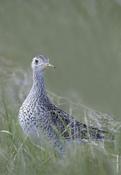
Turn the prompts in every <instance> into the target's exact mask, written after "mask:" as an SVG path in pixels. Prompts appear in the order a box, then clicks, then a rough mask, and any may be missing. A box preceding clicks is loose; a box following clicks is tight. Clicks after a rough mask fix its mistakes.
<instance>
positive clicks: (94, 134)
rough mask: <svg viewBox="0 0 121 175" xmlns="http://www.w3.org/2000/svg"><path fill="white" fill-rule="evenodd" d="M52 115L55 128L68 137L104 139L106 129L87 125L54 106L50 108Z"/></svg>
mask: <svg viewBox="0 0 121 175" xmlns="http://www.w3.org/2000/svg"><path fill="white" fill-rule="evenodd" d="M50 117H51V121H52V125H53V127H55V130H57V132H58V133H59V134H60V135H61V136H62V137H64V138H66V139H81V140H82V139H89V138H90V139H102V138H104V133H105V131H102V130H100V129H98V128H95V127H91V126H89V127H88V126H87V125H86V124H84V123H81V122H79V121H77V120H75V119H74V118H73V117H72V116H71V115H69V114H68V113H66V112H64V111H63V110H61V109H59V108H58V107H56V106H53V107H52V108H51V110H50Z"/></svg>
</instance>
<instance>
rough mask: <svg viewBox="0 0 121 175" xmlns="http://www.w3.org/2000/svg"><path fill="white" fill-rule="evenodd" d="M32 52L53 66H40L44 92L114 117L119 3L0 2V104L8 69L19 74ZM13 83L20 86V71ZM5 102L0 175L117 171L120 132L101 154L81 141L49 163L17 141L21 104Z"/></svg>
mask: <svg viewBox="0 0 121 175" xmlns="http://www.w3.org/2000/svg"><path fill="white" fill-rule="evenodd" d="M38 54H45V55H47V56H49V58H50V62H51V63H52V64H54V65H55V66H56V70H55V71H53V70H47V71H46V84H47V89H48V90H49V91H51V92H54V93H55V94H57V95H59V96H61V97H68V99H70V101H74V102H76V101H77V103H78V102H81V103H83V104H84V105H86V106H89V107H91V108H93V109H95V110H97V111H101V112H106V113H110V114H113V115H114V119H115V121H118V120H119V121H121V117H120V116H121V93H120V90H121V0H29V1H28V0H0V90H1V89H2V88H3V89H4V87H5V89H8V90H7V91H8V93H7V94H6V95H7V98H6V99H5V98H2V100H3V101H7V99H8V98H9V97H10V96H12V93H10V92H11V90H10V89H11V87H12V88H13V89H14V88H16V84H14V83H13V82H12V86H10V87H9V86H8V85H7V86H6V83H7V82H10V81H11V77H13V75H14V72H15V74H16V72H17V71H18V72H19V71H22V72H23V73H25V75H26V73H28V72H30V70H31V68H30V63H31V60H32V57H33V56H35V55H38ZM30 77H31V75H30V74H29V79H30ZM16 78H17V77H16ZM17 81H18V84H19V85H20V84H21V85H20V86H21V87H20V88H22V86H23V84H22V83H23V82H22V81H21V78H20V79H19V76H18V80H17V79H16V82H17ZM7 84H9V83H7ZM26 84H28V88H30V86H31V85H30V84H29V81H28V82H26ZM24 85H25V82H24ZM14 86H15V87H14ZM23 88H24V87H23ZM28 88H27V91H28ZM16 89H17V88H16ZM25 91H26V90H25ZM14 92H15V93H17V92H18V91H17V90H16V91H14ZM1 95H2V94H1ZM1 95H0V106H2V103H3V102H2V101H1ZM14 103H17V104H18V101H16V99H15V101H14ZM11 105H12V102H11V103H10V102H8V101H7V102H5V104H4V108H5V109H4V110H3V111H2V107H0V175H1V174H4V175H5V172H6V174H9V175H10V174H11V175H13V174H20V175H21V174H23V175H24V174H25V175H26V174H29V175H30V174H32V175H33V174H38V175H40V174H45V172H46V174H48V173H51V174H57V173H56V171H58V174H65V175H67V174H69V175H70V174H73V175H74V174H80V172H82V174H83V175H85V174H87V175H88V174H89V173H90V174H93V175H94V174H95V175H97V173H99V174H100V175H102V174H103V175H107V174H113V175H114V174H116V175H118V174H120V172H121V171H120V170H121V167H120V165H121V157H120V155H121V148H120V145H121V144H120V143H121V139H120V138H119V137H118V136H119V135H120V133H119V135H118V136H117V137H118V139H117V140H116V141H115V143H114V145H113V144H112V145H110V146H109V145H108V146H107V145H106V147H105V148H106V149H107V151H105V150H101V148H100V147H99V150H98V151H97V149H98V146H97V148H95V146H94V145H91V146H89V147H88V145H86V146H85V145H82V146H79V151H78V149H77V152H76V153H75V154H74V155H71V156H69V157H68V159H67V160H65V161H64V163H62V162H60V163H58V162H56V164H55V161H53V159H52V161H51V160H50V161H49V159H48V156H47V155H48V154H47V155H46V153H42V152H40V150H39V149H37V148H36V147H34V146H33V145H32V144H31V143H30V142H28V141H27V142H26V141H24V140H22V139H21V133H22V132H21V131H19V129H20V128H19V124H18V121H17V113H18V110H19V106H20V103H19V104H18V107H17V108H16V107H15V108H12V107H11ZM6 106H7V107H6ZM11 111H12V112H11ZM1 130H2V131H1ZM4 130H5V131H4ZM80 147H81V149H80ZM72 152H73V151H72ZM111 156H112V157H113V156H114V157H113V158H114V159H113V158H112V159H111ZM70 160H71V161H70ZM62 170H63V172H62Z"/></svg>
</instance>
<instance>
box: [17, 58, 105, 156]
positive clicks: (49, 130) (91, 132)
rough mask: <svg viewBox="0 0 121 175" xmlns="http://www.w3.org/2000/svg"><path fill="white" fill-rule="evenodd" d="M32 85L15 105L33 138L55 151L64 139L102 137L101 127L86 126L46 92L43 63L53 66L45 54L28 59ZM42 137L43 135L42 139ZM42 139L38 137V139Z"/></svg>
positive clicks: (22, 125)
mask: <svg viewBox="0 0 121 175" xmlns="http://www.w3.org/2000/svg"><path fill="white" fill-rule="evenodd" d="M31 67H32V73H33V83H32V87H31V89H30V91H29V93H28V95H27V97H26V98H25V100H24V102H23V104H22V105H21V107H20V109H19V115H18V118H19V124H20V126H21V128H22V129H23V132H24V133H25V135H27V136H28V137H31V138H36V139H37V140H40V142H42V140H46V139H47V140H48V141H49V144H50V145H52V147H53V148H54V149H55V150H56V151H57V152H59V153H62V152H64V149H65V148H64V145H65V142H66V141H67V142H68V141H74V140H79V141H80V142H83V140H89V139H92V140H102V139H104V136H105V132H106V131H104V130H101V129H99V128H98V127H93V126H87V125H86V124H85V123H82V122H80V121H78V120H76V119H75V117H73V116H71V115H70V114H68V113H67V112H65V111H63V110H62V109H60V108H59V107H58V106H57V105H55V104H54V103H53V102H52V101H51V99H50V98H49V96H48V93H47V90H46V85H45V79H44V72H45V69H46V68H47V67H52V68H55V66H54V65H52V64H50V63H49V58H48V57H47V56H45V55H38V56H35V57H34V58H33V59H32V63H31ZM42 138H44V139H42ZM41 139H42V140H41Z"/></svg>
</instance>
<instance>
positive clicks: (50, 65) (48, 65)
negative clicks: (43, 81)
mask: <svg viewBox="0 0 121 175" xmlns="http://www.w3.org/2000/svg"><path fill="white" fill-rule="evenodd" d="M46 66H47V67H53V68H55V66H54V65H52V64H50V63H48V64H47V65H46Z"/></svg>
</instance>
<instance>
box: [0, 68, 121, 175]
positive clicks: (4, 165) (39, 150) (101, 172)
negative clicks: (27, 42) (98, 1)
mask: <svg viewBox="0 0 121 175" xmlns="http://www.w3.org/2000/svg"><path fill="white" fill-rule="evenodd" d="M29 75H30V74H29V73H25V72H24V71H21V70H20V71H16V72H15V73H14V74H12V75H11V78H9V79H8V80H7V82H3V86H2V88H1V93H0V106H1V107H0V175H5V174H6V175H8V174H9V175H16V174H17V175H43V174H45V175H48V174H52V175H76V174H79V175H80V174H81V175H88V174H89V175H97V174H98V175H108V174H110V175H120V174H121V156H120V155H121V146H120V145H121V134H120V133H121V130H120V126H121V122H120V121H115V120H114V118H113V117H112V116H110V115H107V114H102V113H99V112H96V111H94V110H92V109H90V108H88V107H87V106H84V105H82V104H81V103H73V102H72V101H70V100H69V99H66V98H63V97H59V96H57V95H55V94H54V93H51V92H48V93H49V95H50V97H51V99H52V100H53V101H54V102H55V103H56V104H57V105H58V106H60V107H62V108H65V110H66V111H67V112H69V113H70V114H72V115H74V116H76V117H77V119H78V120H80V121H83V122H85V123H86V124H87V125H92V126H98V127H99V128H101V129H106V130H108V132H109V133H110V135H111V136H112V135H113V139H112V137H109V138H110V139H107V140H105V141H100V142H99V141H97V142H96V141H89V142H87V143H84V144H78V143H76V142H73V143H70V144H68V145H67V148H66V151H65V154H64V156H63V157H60V156H59V155H57V154H56V153H55V151H54V150H52V149H48V146H47V148H46V145H45V147H41V146H40V145H36V144H35V143H34V142H32V141H31V140H30V139H29V138H27V137H26V136H25V135H24V134H23V132H22V130H21V128H20V126H19V123H18V110H19V107H20V105H21V103H22V101H23V99H24V98H25V96H26V93H27V91H28V89H29V87H30V85H31V81H30V76H29ZM3 87H4V88H3ZM64 106H66V107H64Z"/></svg>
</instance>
